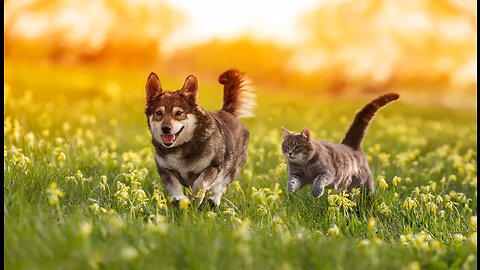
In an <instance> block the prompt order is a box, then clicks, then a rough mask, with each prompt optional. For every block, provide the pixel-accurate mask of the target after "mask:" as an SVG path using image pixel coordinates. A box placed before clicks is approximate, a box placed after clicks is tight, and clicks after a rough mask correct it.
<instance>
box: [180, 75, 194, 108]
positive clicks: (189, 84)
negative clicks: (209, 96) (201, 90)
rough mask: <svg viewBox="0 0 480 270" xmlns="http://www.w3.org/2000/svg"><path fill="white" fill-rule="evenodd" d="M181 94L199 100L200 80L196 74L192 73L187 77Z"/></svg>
mask: <svg viewBox="0 0 480 270" xmlns="http://www.w3.org/2000/svg"><path fill="white" fill-rule="evenodd" d="M180 94H182V95H183V96H185V97H187V98H190V99H192V100H193V101H194V102H196V101H197V96H198V81H197V78H196V77H195V76H193V75H190V76H188V77H187V78H186V79H185V83H184V84H183V87H182V89H181V90H180Z"/></svg>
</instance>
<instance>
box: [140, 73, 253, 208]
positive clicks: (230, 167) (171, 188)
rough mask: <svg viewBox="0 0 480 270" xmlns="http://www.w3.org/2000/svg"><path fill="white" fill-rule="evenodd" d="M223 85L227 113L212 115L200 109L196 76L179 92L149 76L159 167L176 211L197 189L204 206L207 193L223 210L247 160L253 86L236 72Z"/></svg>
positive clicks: (151, 122)
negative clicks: (222, 204)
mask: <svg viewBox="0 0 480 270" xmlns="http://www.w3.org/2000/svg"><path fill="white" fill-rule="evenodd" d="M218 81H219V83H220V84H222V85H223V107H222V109H221V110H217V111H206V110H204V109H203V108H202V107H201V106H200V105H199V104H198V80H197V78H196V77H195V76H194V75H190V76H188V77H187V78H186V79H185V82H184V84H183V86H182V88H181V89H179V90H177V91H174V92H167V91H164V90H163V89H162V86H161V83H160V79H159V77H158V76H157V74H155V73H154V72H152V73H150V75H149V76H148V79H147V83H146V86H145V94H146V107H145V114H146V116H147V123H148V128H149V130H150V133H151V135H152V144H153V146H154V147H155V150H156V156H155V161H156V165H157V170H158V173H159V175H160V178H161V180H162V183H163V185H164V187H165V189H166V190H167V192H168V194H169V196H170V200H171V202H172V203H174V204H176V205H178V204H179V202H180V201H181V200H183V199H184V198H187V197H186V196H185V195H184V193H183V188H182V187H187V188H190V187H191V189H192V192H193V195H194V197H195V201H196V203H197V205H198V206H199V205H201V204H202V202H203V201H204V198H205V196H206V194H207V192H208V194H207V195H208V201H209V202H210V203H213V205H214V206H219V205H220V201H221V198H222V196H223V194H224V193H225V191H226V190H227V188H228V186H229V185H230V184H231V183H232V181H233V180H234V179H235V177H236V176H237V175H238V173H239V172H240V170H241V169H242V168H243V166H244V165H245V162H246V160H247V155H248V139H249V132H248V130H247V128H246V127H245V126H244V125H243V124H242V123H241V122H240V120H239V118H242V117H252V116H253V113H252V111H253V109H254V107H255V94H254V92H253V90H254V89H253V86H252V84H251V83H250V80H249V79H248V78H247V77H246V76H245V74H244V73H242V72H240V71H238V70H234V69H231V70H227V71H225V72H223V73H222V74H221V75H220V76H219V79H218Z"/></svg>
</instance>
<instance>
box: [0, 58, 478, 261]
mask: <svg viewBox="0 0 480 270" xmlns="http://www.w3.org/2000/svg"><path fill="white" fill-rule="evenodd" d="M149 72H150V70H137V71H129V72H127V71H124V72H120V71H115V70H108V69H100V68H52V67H49V66H44V67H35V68H32V67H30V66H28V65H22V64H21V63H13V62H7V64H6V71H5V84H6V86H7V91H6V94H5V99H4V102H5V110H4V233H5V238H4V248H5V249H4V250H5V251H4V266H5V268H6V269H98V268H100V269H145V268H149V269H187V268H188V269H255V268H256V269H475V268H476V262H477V256H476V250H477V246H476V216H477V193H476V187H477V182H476V181H477V178H476V177H477V169H476V168H477V167H476V166H477V161H476V160H477V156H476V155H477V151H476V148H477V141H476V133H477V130H476V116H475V112H471V111H454V110H449V109H443V108H426V107H415V106H413V105H407V104H403V103H402V102H401V101H400V102H396V103H393V104H390V105H389V106H387V107H386V108H384V109H383V110H382V111H381V112H379V114H378V115H377V117H376V118H375V119H374V121H373V123H372V125H371V127H370V129H369V133H368V135H367V137H366V140H365V142H364V150H365V152H366V154H367V156H368V157H369V161H370V165H371V169H372V171H373V173H374V177H375V178H377V177H379V178H381V176H384V177H385V181H386V183H387V184H388V187H387V188H386V189H383V188H380V189H379V193H378V194H377V195H376V196H375V197H374V198H371V199H368V198H366V197H365V196H363V194H360V196H358V197H357V198H356V199H355V201H356V205H353V206H352V205H350V206H348V205H349V203H351V201H350V200H349V199H348V198H344V197H342V196H341V195H342V194H337V193H336V192H331V193H330V194H325V195H324V196H323V197H321V198H319V199H314V198H313V197H312V196H311V193H310V187H307V188H305V189H303V190H301V191H300V192H298V193H295V194H287V193H286V191H285V188H284V187H285V184H286V177H287V169H286V164H285V160H284V158H283V156H282V154H281V151H280V143H281V132H280V127H281V126H284V127H286V128H288V129H291V130H294V131H300V130H301V129H302V128H303V127H309V128H310V129H311V131H312V134H313V137H314V138H316V139H318V140H330V141H337V142H338V141H339V140H340V139H341V138H342V136H343V134H344V132H345V130H346V128H347V126H348V124H349V123H350V121H351V119H352V117H353V115H354V113H355V111H356V110H357V109H359V108H360V107H361V106H363V105H364V103H365V102H367V100H363V101H347V100H331V99H322V98H321V97H309V96H304V95H300V94H291V93H290V94H289V93H276V92H274V91H273V90H267V89H258V92H257V94H258V108H257V110H256V112H255V114H256V117H255V118H252V119H246V120H243V122H244V123H245V124H246V125H247V126H248V128H249V130H250V132H251V140H250V144H249V148H250V149H249V151H250V152H249V158H248V162H247V164H246V166H245V168H244V169H243V171H242V173H241V175H240V177H238V178H237V179H236V180H237V181H238V185H236V184H234V185H232V186H230V188H229V189H228V191H227V193H226V195H225V196H224V199H223V200H222V204H221V206H220V207H219V208H217V209H213V208H208V207H204V208H201V209H196V208H193V207H191V206H190V207H188V208H186V209H178V208H175V207H173V206H172V205H170V203H168V196H167V194H166V193H165V190H164V189H163V186H162V185H161V182H160V179H159V176H158V174H157V172H156V169H155V163H154V150H153V147H152V146H151V144H150V135H149V133H148V128H147V124H146V119H145V115H144V114H143V110H144V89H143V88H144V84H145V80H146V77H147V75H148V73H149ZM159 75H160V78H161V79H162V84H163V86H164V87H165V88H167V89H172V90H173V89H177V88H178V87H180V86H181V85H182V83H183V80H184V77H178V78H177V77H169V76H165V75H163V76H162V73H161V72H159ZM215 81H216V78H199V82H200V102H201V104H202V105H203V106H204V107H205V108H207V109H217V108H219V107H220V106H221V100H222V96H221V88H220V86H219V85H217V83H216V82H215ZM19 149H21V150H19ZM61 153H63V154H61ZM63 155H64V156H65V157H66V160H65V161H61V158H60V160H59V156H63ZM102 176H106V180H105V178H103V180H102ZM395 176H397V177H400V178H401V182H400V183H399V184H398V185H397V186H394V184H393V182H392V180H393V178H394V177H395ZM378 182H379V180H377V183H378ZM51 183H56V184H57V187H56V188H55V187H52V186H51ZM119 183H121V184H123V185H124V186H123V190H124V191H125V194H124V196H123V197H122V195H121V194H120V193H119V191H121V190H122V186H121V184H119ZM277 184H278V185H277ZM49 188H50V189H49ZM58 192H63V194H64V196H63V197H62V196H61V194H60V196H59V197H58V202H56V201H51V202H50V203H49V198H50V199H55V198H56V196H58V195H59V193H58ZM155 196H156V197H155ZM155 198H158V199H159V200H155ZM407 198H408V199H407ZM335 199H338V200H340V202H337V203H335V202H334V201H333V200H335ZM410 199H411V200H413V201H415V203H416V207H415V208H413V209H407V208H406V207H405V201H408V200H410ZM163 200H165V201H163ZM435 207H436V208H435ZM387 209H388V210H387ZM472 216H473V218H472ZM369 221H370V226H369V225H368V224H369ZM473 223H474V224H473Z"/></svg>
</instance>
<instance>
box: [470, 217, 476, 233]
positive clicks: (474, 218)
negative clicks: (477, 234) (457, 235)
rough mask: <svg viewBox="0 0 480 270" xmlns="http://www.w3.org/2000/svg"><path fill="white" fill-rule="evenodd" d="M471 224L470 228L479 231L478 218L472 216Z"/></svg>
mask: <svg viewBox="0 0 480 270" xmlns="http://www.w3.org/2000/svg"><path fill="white" fill-rule="evenodd" d="M469 223H470V227H472V229H473V230H474V231H477V216H471V217H470V219H469Z"/></svg>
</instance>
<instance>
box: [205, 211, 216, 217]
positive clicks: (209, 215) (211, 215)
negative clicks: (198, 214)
mask: <svg viewBox="0 0 480 270" xmlns="http://www.w3.org/2000/svg"><path fill="white" fill-rule="evenodd" d="M216 216H217V213H215V212H212V211H208V213H207V217H209V218H214V217H216Z"/></svg>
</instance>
